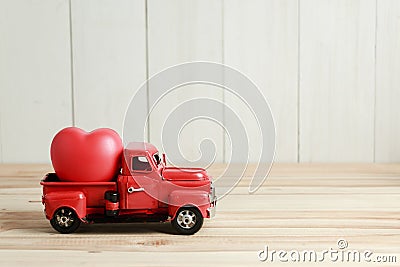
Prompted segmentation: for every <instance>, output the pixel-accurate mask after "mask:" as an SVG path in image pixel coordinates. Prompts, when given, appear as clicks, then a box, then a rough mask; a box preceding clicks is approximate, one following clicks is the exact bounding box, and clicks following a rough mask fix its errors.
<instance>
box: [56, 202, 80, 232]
mask: <svg viewBox="0 0 400 267" xmlns="http://www.w3.org/2000/svg"><path fill="white" fill-rule="evenodd" d="M50 224H51V226H53V228H54V229H55V230H57V231H58V232H60V233H61V234H69V233H73V232H75V231H76V229H78V227H79V225H81V220H80V219H79V218H78V216H77V215H76V213H75V211H74V210H73V209H71V208H67V207H62V208H59V209H58V210H56V212H54V215H53V218H52V219H51V220H50Z"/></svg>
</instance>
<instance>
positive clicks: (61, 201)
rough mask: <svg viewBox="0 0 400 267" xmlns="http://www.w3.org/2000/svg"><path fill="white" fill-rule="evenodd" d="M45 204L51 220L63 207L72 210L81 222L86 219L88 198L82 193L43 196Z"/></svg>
mask: <svg viewBox="0 0 400 267" xmlns="http://www.w3.org/2000/svg"><path fill="white" fill-rule="evenodd" d="M43 202H44V205H45V213H46V218H47V219H49V220H50V219H51V218H53V215H54V212H56V210H57V209H59V208H61V207H68V208H71V209H72V210H74V211H75V213H76V215H77V216H78V218H79V219H81V220H82V218H84V217H86V196H85V194H84V193H82V192H80V191H64V192H51V193H48V194H46V195H45V196H43Z"/></svg>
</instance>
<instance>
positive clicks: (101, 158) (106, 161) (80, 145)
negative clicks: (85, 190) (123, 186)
mask: <svg viewBox="0 0 400 267" xmlns="http://www.w3.org/2000/svg"><path fill="white" fill-rule="evenodd" d="M50 150H51V152H50V154H51V161H52V163H53V167H54V170H55V172H56V173H57V176H58V177H59V178H60V180H62V181H69V182H107V181H111V180H112V179H113V178H114V177H115V175H116V174H117V172H118V171H119V170H120V166H121V155H122V150H123V146H122V141H121V138H120V137H119V135H118V134H117V133H116V132H115V131H113V130H111V129H107V128H102V129H97V130H94V131H92V132H90V133H87V132H85V131H84V130H82V129H79V128H77V127H68V128H65V129H63V130H61V131H60V132H58V133H57V134H56V136H55V137H54V138H53V142H52V143H51V149H50Z"/></svg>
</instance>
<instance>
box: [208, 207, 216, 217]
mask: <svg viewBox="0 0 400 267" xmlns="http://www.w3.org/2000/svg"><path fill="white" fill-rule="evenodd" d="M215 204H216V203H215ZM215 210H216V208H215V205H212V206H211V207H209V208H207V215H208V218H213V217H214V216H215Z"/></svg>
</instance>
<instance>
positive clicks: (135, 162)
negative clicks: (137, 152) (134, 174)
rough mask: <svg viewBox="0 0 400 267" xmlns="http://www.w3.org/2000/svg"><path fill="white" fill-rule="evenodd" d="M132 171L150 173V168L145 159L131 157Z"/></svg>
mask: <svg viewBox="0 0 400 267" xmlns="http://www.w3.org/2000/svg"><path fill="white" fill-rule="evenodd" d="M132 170H133V171H151V166H150V163H149V162H148V161H147V158H146V157H140V156H139V157H132Z"/></svg>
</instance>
